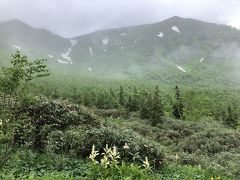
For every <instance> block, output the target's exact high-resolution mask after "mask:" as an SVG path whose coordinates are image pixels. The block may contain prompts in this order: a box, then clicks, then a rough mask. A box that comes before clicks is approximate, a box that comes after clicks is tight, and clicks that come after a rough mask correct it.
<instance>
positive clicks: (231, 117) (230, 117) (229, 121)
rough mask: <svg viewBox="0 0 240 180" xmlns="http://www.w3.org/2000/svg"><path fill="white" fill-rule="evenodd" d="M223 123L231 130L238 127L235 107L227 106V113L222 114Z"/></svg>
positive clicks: (237, 115)
mask: <svg viewBox="0 0 240 180" xmlns="http://www.w3.org/2000/svg"><path fill="white" fill-rule="evenodd" d="M223 123H224V124H226V125H227V126H229V127H231V128H233V129H237V127H238V125H239V114H238V112H237V107H231V106H228V108H227V112H226V113H225V114H223Z"/></svg>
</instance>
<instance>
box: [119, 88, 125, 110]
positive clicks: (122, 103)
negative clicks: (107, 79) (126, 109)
mask: <svg viewBox="0 0 240 180" xmlns="http://www.w3.org/2000/svg"><path fill="white" fill-rule="evenodd" d="M119 104H120V105H121V106H124V105H125V100H124V91H123V87H122V86H120V92H119Z"/></svg>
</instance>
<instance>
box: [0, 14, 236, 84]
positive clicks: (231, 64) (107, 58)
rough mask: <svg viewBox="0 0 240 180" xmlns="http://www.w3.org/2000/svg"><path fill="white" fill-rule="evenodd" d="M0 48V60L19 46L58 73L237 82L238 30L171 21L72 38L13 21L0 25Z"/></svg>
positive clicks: (185, 21) (209, 24)
mask: <svg viewBox="0 0 240 180" xmlns="http://www.w3.org/2000/svg"><path fill="white" fill-rule="evenodd" d="M0 47H1V51H0V55H2V54H4V55H6V54H9V52H12V51H13V49H14V48H19V47H20V48H21V50H22V51H23V52H24V53H25V54H27V55H30V56H34V57H42V58H48V59H49V62H50V64H51V65H52V66H53V67H55V66H57V65H58V66H57V67H60V69H61V70H62V69H65V70H66V69H70V72H71V73H77V72H81V73H83V74H98V75H102V76H107V77H114V78H126V77H144V78H147V79H156V80H161V81H166V82H167V81H169V80H171V81H172V80H173V81H175V82H176V81H177V82H178V81H188V83H193V82H194V83H195V82H198V81H201V82H204V80H205V79H212V80H213V83H214V81H215V80H216V79H219V80H220V79H224V80H227V81H228V80H230V79H231V80H237V78H238V75H239V74H238V67H240V31H239V30H237V29H235V28H232V27H230V26H226V25H219V24H215V23H208V22H203V21H199V20H194V19H188V18H187V19H185V18H180V17H176V16H175V17H172V18H169V19H167V20H164V21H162V22H158V23H154V24H146V25H140V26H132V27H124V28H115V29H107V30H101V31H97V32H93V33H90V34H86V35H82V36H78V37H73V38H71V39H66V38H63V37H60V36H58V35H56V34H53V33H51V32H49V31H47V30H43V29H37V28H32V27H30V26H28V25H27V24H25V23H23V22H21V21H18V20H12V21H7V22H3V23H0ZM6 52H7V53H6Z"/></svg>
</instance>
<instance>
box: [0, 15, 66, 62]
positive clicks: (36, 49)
mask: <svg viewBox="0 0 240 180" xmlns="http://www.w3.org/2000/svg"><path fill="white" fill-rule="evenodd" d="M69 46H70V42H69V40H68V39H64V38H62V37H60V36H58V35H56V34H53V33H51V32H50V31H47V30H44V29H36V28H32V27H30V26H29V25H27V24H25V23H23V22H21V21H19V20H11V21H7V22H2V23H0V47H1V52H2V51H4V52H5V55H6V54H8V57H9V55H10V53H12V52H14V51H15V49H19V50H21V51H23V52H24V53H25V54H27V55H30V56H34V57H42V58H46V57H48V55H51V56H57V57H60V53H61V52H65V51H67V48H68V47H69ZM1 52H0V53H1Z"/></svg>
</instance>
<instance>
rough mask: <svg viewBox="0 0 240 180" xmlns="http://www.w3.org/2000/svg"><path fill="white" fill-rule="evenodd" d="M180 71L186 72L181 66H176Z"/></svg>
mask: <svg viewBox="0 0 240 180" xmlns="http://www.w3.org/2000/svg"><path fill="white" fill-rule="evenodd" d="M176 66H177V68H178V69H180V70H181V71H182V72H186V71H185V69H183V68H182V67H181V66H179V65H176Z"/></svg>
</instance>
